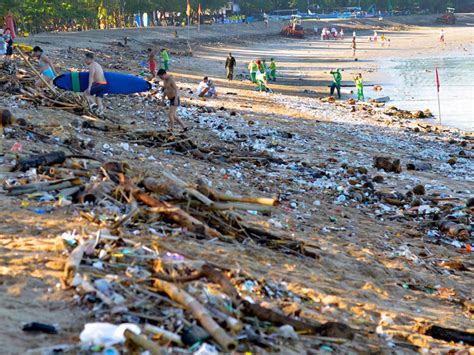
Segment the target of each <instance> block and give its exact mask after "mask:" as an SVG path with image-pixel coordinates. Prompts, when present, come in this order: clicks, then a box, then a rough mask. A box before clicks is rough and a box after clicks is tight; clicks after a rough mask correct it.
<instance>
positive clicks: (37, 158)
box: [13, 151, 66, 171]
mask: <svg viewBox="0 0 474 355" xmlns="http://www.w3.org/2000/svg"><path fill="white" fill-rule="evenodd" d="M65 161H66V154H65V153H64V152H63V151H56V152H51V153H47V154H41V155H32V156H30V157H28V158H23V159H20V160H19V161H18V164H17V165H16V166H15V168H14V169H13V171H17V170H20V171H27V170H28V169H31V168H37V167H39V166H42V165H55V164H62V163H64V162H65Z"/></svg>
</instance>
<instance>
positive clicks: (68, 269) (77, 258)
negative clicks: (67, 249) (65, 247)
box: [62, 240, 95, 286]
mask: <svg viewBox="0 0 474 355" xmlns="http://www.w3.org/2000/svg"><path fill="white" fill-rule="evenodd" d="M94 244H95V241H94V240H89V241H87V242H84V243H82V244H80V245H78V246H77V247H76V248H75V249H74V250H73V251H72V252H71V254H70V255H69V258H68V259H67V260H66V264H65V265H64V275H63V279H62V281H63V283H64V285H66V286H69V285H70V284H71V281H72V279H73V278H74V276H75V275H76V273H77V272H78V270H79V265H80V264H81V261H82V258H83V257H84V253H85V251H86V250H87V249H88V248H91V247H93V246H94Z"/></svg>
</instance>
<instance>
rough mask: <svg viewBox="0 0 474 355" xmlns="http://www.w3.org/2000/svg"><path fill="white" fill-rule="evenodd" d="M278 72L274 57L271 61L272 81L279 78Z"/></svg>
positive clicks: (270, 76)
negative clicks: (277, 76)
mask: <svg viewBox="0 0 474 355" xmlns="http://www.w3.org/2000/svg"><path fill="white" fill-rule="evenodd" d="M276 72H277V67H276V62H275V58H272V59H271V61H270V75H269V78H270V80H272V81H276V80H277V78H276Z"/></svg>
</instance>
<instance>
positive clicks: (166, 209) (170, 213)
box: [133, 190, 221, 238]
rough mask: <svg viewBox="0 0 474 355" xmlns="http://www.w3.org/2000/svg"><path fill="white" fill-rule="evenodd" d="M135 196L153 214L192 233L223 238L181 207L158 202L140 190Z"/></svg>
mask: <svg viewBox="0 0 474 355" xmlns="http://www.w3.org/2000/svg"><path fill="white" fill-rule="evenodd" d="M133 196H134V197H135V198H136V199H137V200H138V201H140V202H142V203H144V204H145V205H147V206H150V207H153V208H152V209H150V211H151V212H155V213H162V214H164V215H165V216H166V217H168V218H170V219H172V220H173V221H175V222H176V223H178V224H180V225H181V226H183V227H186V228H187V229H188V230H189V231H190V232H193V233H196V234H202V235H206V236H208V237H211V238H219V237H220V236H221V234H220V233H219V232H218V231H216V230H215V229H213V228H211V227H209V226H208V225H206V224H204V223H203V222H201V221H199V220H198V219H196V218H194V217H193V216H191V215H190V214H188V213H187V212H185V211H183V210H182V209H180V208H179V207H176V206H173V205H171V204H169V203H167V202H162V201H160V200H157V199H155V198H154V197H152V196H150V195H148V194H147V193H145V192H143V191H140V190H135V191H134V192H133Z"/></svg>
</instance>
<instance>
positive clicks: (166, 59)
mask: <svg viewBox="0 0 474 355" xmlns="http://www.w3.org/2000/svg"><path fill="white" fill-rule="evenodd" d="M160 54H161V60H163V69H164V70H166V71H168V70H169V68H170V56H169V54H168V52H167V51H166V49H164V48H162V49H161V53H160Z"/></svg>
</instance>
